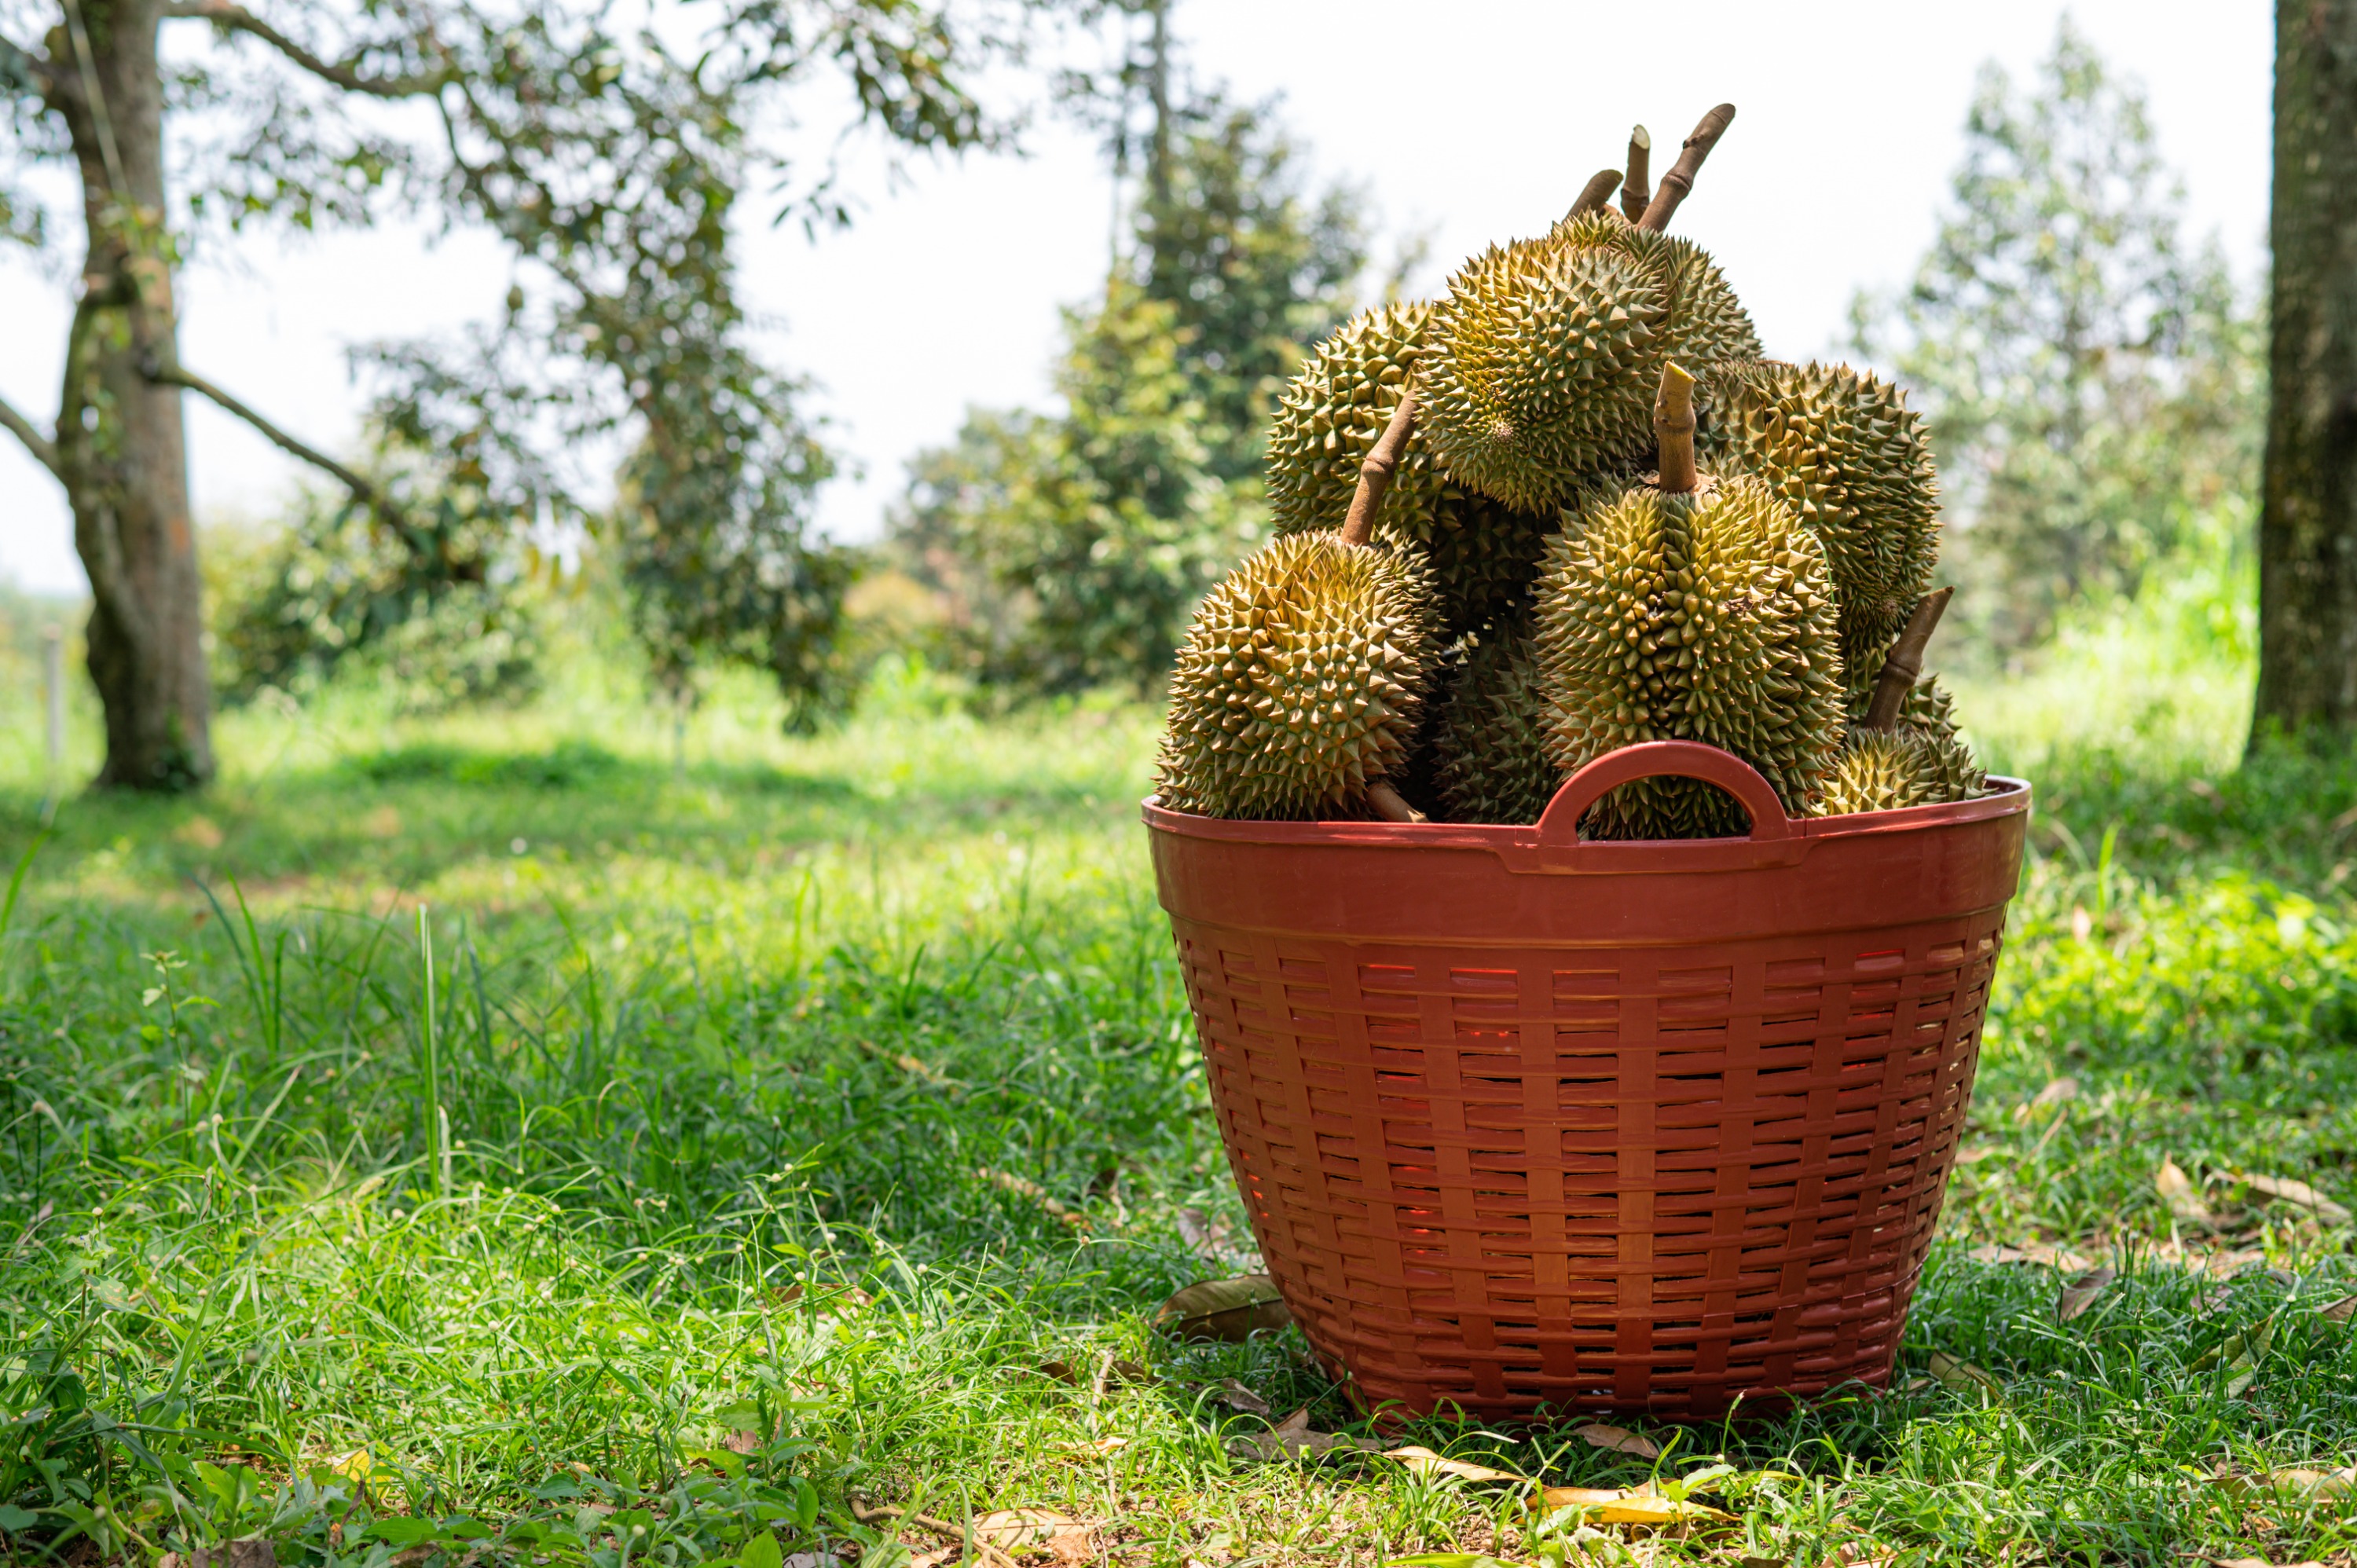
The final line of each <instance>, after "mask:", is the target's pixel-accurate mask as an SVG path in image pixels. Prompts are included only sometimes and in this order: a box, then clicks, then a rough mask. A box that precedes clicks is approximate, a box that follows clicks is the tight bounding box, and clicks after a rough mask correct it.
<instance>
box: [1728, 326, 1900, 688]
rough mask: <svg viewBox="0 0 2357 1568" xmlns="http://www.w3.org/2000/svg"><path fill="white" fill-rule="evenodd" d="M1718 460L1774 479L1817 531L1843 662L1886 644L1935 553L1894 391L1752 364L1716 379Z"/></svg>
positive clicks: (1863, 377)
mask: <svg viewBox="0 0 2357 1568" xmlns="http://www.w3.org/2000/svg"><path fill="white" fill-rule="evenodd" d="M1719 402H1720V405H1721V406H1720V417H1719V419H1718V421H1717V439H1718V441H1719V442H1720V443H1721V444H1722V446H1723V456H1722V457H1721V459H1720V460H1721V461H1722V462H1723V463H1724V464H1725V466H1726V467H1729V468H1732V469H1734V470H1736V471H1738V472H1741V473H1749V474H1757V475H1759V476H1760V478H1763V479H1766V480H1767V481H1768V482H1769V483H1770V485H1772V486H1773V487H1775V489H1776V491H1777V493H1778V494H1779V495H1781V496H1782V497H1783V498H1784V499H1785V501H1786V502H1787V503H1788V504H1789V505H1790V506H1791V507H1792V510H1794V511H1796V512H1798V513H1799V514H1800V517H1801V521H1803V522H1805V523H1807V524H1808V525H1809V526H1810V527H1811V528H1813V529H1814V530H1815V531H1816V533H1817V537H1818V538H1820V539H1822V540H1823V541H1824V545H1825V553H1826V556H1827V559H1828V560H1829V561H1830V562H1831V563H1832V565H1833V574H1834V591H1835V594H1836V595H1837V596H1839V597H1840V600H1841V607H1842V650H1843V652H1844V654H1845V655H1846V656H1847V658H1848V659H1849V660H1850V662H1851V664H1852V665H1853V666H1856V665H1858V664H1860V663H1862V662H1864V661H1865V660H1867V657H1868V656H1869V655H1870V654H1872V653H1873V652H1875V651H1877V650H1881V649H1883V648H1886V647H1888V646H1889V642H1890V639H1891V638H1892V637H1893V636H1895V635H1896V634H1897V633H1898V631H1899V629H1900V625H1901V624H1902V623H1903V622H1904V621H1905V619H1906V618H1907V615H1908V612H1909V611H1910V609H1912V608H1913V607H1914V606H1915V604H1916V603H1917V601H1919V600H1920V599H1921V597H1922V596H1923V593H1924V591H1925V590H1926V589H1927V588H1929V587H1930V586H1931V584H1932V564H1933V563H1934V561H1935V560H1936V559H1937V556H1938V553H1939V510H1940V503H1939V484H1938V480H1937V478H1936V476H1935V475H1934V473H1933V470H1932V450H1931V446H1930V444H1929V443H1928V442H1927V441H1926V440H1925V438H1924V435H1923V427H1922V421H1921V419H1920V418H1919V417H1918V416H1917V415H1916V413H1914V411H1912V410H1911V409H1910V408H1908V407H1907V405H1906V402H1905V398H1904V396H1903V394H1902V393H1901V392H1900V390H1899V389H1898V388H1897V387H1895V386H1892V385H1891V384H1890V383H1889V382H1887V381H1882V380H1880V379H1879V378H1878V377H1876V376H1874V375H1872V374H1870V373H1868V372H1867V371H1854V370H1852V369H1850V368H1849V367H1848V366H1846V365H1834V366H1824V365H1818V364H1813V363H1812V364H1807V365H1787V364H1781V363H1776V362H1762V363H1760V364H1758V365H1755V366H1752V367H1749V369H1747V370H1744V371H1738V372H1737V373H1735V374H1732V375H1729V376H1727V377H1725V378H1724V384H1723V386H1722V387H1721V389H1720V396H1719Z"/></svg>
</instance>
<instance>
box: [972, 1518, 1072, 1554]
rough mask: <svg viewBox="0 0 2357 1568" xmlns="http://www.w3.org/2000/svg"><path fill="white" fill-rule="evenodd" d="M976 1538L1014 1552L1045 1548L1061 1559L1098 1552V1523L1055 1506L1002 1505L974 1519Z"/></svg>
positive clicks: (984, 1543) (988, 1544) (981, 1541)
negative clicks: (1023, 1507) (1058, 1509)
mask: <svg viewBox="0 0 2357 1568" xmlns="http://www.w3.org/2000/svg"><path fill="white" fill-rule="evenodd" d="M974 1540H975V1541H978V1542H980V1543H981V1544H983V1545H985V1546H995V1547H996V1548H997V1549H998V1550H999V1551H1001V1552H1006V1553H1007V1554H1008V1555H1009V1556H1013V1555H1015V1554H1017V1553H1018V1552H1047V1553H1048V1554H1049V1556H1050V1557H1053V1558H1054V1559H1055V1560H1056V1561H1057V1562H1059V1563H1085V1562H1087V1561H1089V1559H1091V1558H1092V1557H1094V1556H1095V1555H1096V1552H1097V1548H1096V1527H1095V1526H1094V1525H1092V1524H1090V1523H1089V1522H1088V1521H1087V1520H1077V1519H1074V1518H1073V1517H1072V1516H1071V1515H1070V1514H1068V1513H1059V1512H1058V1511H1057V1510H1056V1509H996V1510H995V1511H993V1512H990V1513H986V1514H984V1515H982V1516H981V1517H980V1518H978V1519H976V1520H974Z"/></svg>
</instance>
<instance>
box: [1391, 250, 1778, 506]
mask: <svg viewBox="0 0 2357 1568" xmlns="http://www.w3.org/2000/svg"><path fill="white" fill-rule="evenodd" d="M1427 338H1428V348H1427V349H1426V353H1425V355H1424V358H1423V360H1422V364H1421V366H1420V370H1419V376H1420V384H1421V385H1422V387H1423V389H1424V391H1423V392H1422V394H1421V395H1422V398H1423V402H1422V403H1421V405H1420V406H1421V407H1422V409H1423V410H1424V415H1423V423H1424V424H1425V426H1426V435H1427V436H1428V438H1429V440H1430V441H1431V443H1432V447H1433V450H1434V452H1435V453H1436V455H1437V456H1438V458H1439V460H1440V464H1441V467H1443V468H1444V469H1445V470H1446V471H1447V473H1448V475H1449V476H1450V477H1451V478H1455V479H1457V480H1458V481H1460V482H1462V483H1465V484H1467V485H1469V486H1471V487H1472V488H1474V489H1478V490H1480V491H1481V492H1482V493H1483V494H1485V495H1489V496H1491V497H1494V498H1496V499H1499V500H1501V501H1503V502H1505V503H1506V504H1507V505H1509V506H1512V507H1514V508H1515V509H1517V510H1523V511H1545V510H1550V509H1553V508H1558V507H1561V506H1564V505H1566V503H1567V502H1569V501H1570V499H1572V496H1573V494H1574V492H1575V490H1576V489H1577V486H1578V485H1579V483H1580V482H1581V481H1582V480H1583V479H1585V478H1588V477H1591V476H1593V475H1594V474H1596V473H1597V472H1598V471H1599V470H1603V469H1608V468H1611V467H1616V466H1625V465H1627V464H1630V463H1631V462H1633V461H1634V460H1636V459H1637V458H1638V457H1640V456H1641V455H1642V454H1643V453H1645V452H1646V451H1647V450H1649V449H1650V448H1651V446H1652V439H1653V437H1652V407H1653V397H1654V393H1655V391H1656V389H1657V387H1658V386H1659V383H1660V380H1661V370H1662V365H1663V361H1664V360H1667V359H1670V358H1672V357H1675V358H1677V360H1679V362H1680V363H1681V364H1682V365H1684V367H1685V368H1686V369H1687V370H1688V371H1692V372H1694V373H1695V374H1697V375H1699V376H1702V377H1704V379H1705V380H1706V381H1708V380H1709V377H1710V375H1711V373H1712V372H1713V371H1714V370H1715V367H1717V365H1718V364H1720V363H1721V362H1722V361H1725V362H1729V363H1734V362H1749V361H1751V360H1757V359H1758V358H1759V354H1760V340H1759V336H1758V334H1757V333H1756V332H1754V331H1753V330H1752V328H1751V323H1750V319H1749V317H1747V316H1746V315H1745V314H1744V312H1743V307H1742V306H1741V304H1740V303H1739V302H1738V301H1737V299H1736V297H1735V294H1734V291H1733V290H1732V289H1730V288H1728V287H1727V282H1726V279H1725V278H1724V277H1723V276H1721V275H1720V274H1719V272H1718V269H1717V266H1716V265H1715V264H1714V263H1712V262H1711V260H1710V258H1709V256H1708V255H1707V254H1706V252H1703V251H1702V250H1701V249H1700V248H1699V247H1697V246H1695V245H1694V244H1693V243H1692V242H1689V241H1685V240H1682V239H1676V238H1673V237H1671V236H1668V235H1662V234H1654V233H1652V232H1649V231H1643V230H1640V229H1636V228H1634V227H1632V226H1631V224H1630V223H1629V222H1628V221H1627V220H1624V219H1622V218H1621V217H1620V215H1618V214H1617V213H1612V212H1609V211H1604V212H1592V213H1585V214H1582V215H1581V216H1579V217H1577V218H1572V219H1566V220H1564V221H1563V222H1561V223H1558V224H1557V225H1556V226H1555V229H1554V230H1553V231H1550V232H1549V233H1548V234H1547V235H1546V236H1545V237H1544V238H1543V239H1538V240H1525V241H1518V242H1514V243H1513V244H1511V245H1502V246H1500V245H1493V246H1491V248H1490V249H1489V250H1487V251H1485V252H1482V253H1481V254H1480V255H1479V256H1477V257H1475V258H1473V260H1471V261H1470V262H1469V263H1466V265H1465V266H1464V267H1463V268H1462V269H1461V270H1459V271H1458V274H1457V275H1456V276H1455V277H1453V278H1452V279H1450V280H1449V286H1448V293H1447V295H1445V296H1444V297H1443V298H1442V299H1441V300H1440V302H1439V303H1438V304H1437V306H1435V307H1434V311H1433V316H1432V320H1431V322H1430V325H1429V327H1428V328H1427Z"/></svg>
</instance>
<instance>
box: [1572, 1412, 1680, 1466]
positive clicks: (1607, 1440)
mask: <svg viewBox="0 0 2357 1568" xmlns="http://www.w3.org/2000/svg"><path fill="white" fill-rule="evenodd" d="M1573 1435H1574V1436H1577V1437H1584V1438H1586V1439H1587V1442H1588V1444H1589V1445H1590V1446H1591V1447H1596V1448H1604V1449H1609V1450H1610V1451H1611V1452H1613V1453H1615V1454H1634V1455H1636V1456H1637V1457H1638V1458H1640V1459H1658V1458H1660V1457H1661V1456H1662V1451H1661V1450H1660V1449H1659V1448H1657V1447H1655V1446H1654V1445H1653V1444H1652V1443H1651V1442H1649V1441H1647V1440H1646V1439H1645V1438H1642V1437H1640V1436H1639V1435H1637V1434H1635V1433H1633V1432H1631V1431H1630V1430H1629V1429H1628V1428H1627V1427H1625V1426H1607V1425H1606V1424H1605V1423H1602V1422H1600V1421H1591V1422H1589V1423H1587V1425H1586V1426H1582V1427H1578V1428H1577V1429H1575V1431H1574V1433H1573Z"/></svg>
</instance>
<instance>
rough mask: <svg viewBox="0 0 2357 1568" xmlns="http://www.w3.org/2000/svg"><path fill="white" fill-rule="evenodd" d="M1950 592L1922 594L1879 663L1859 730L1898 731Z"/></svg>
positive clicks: (1953, 591) (1946, 605)
mask: <svg viewBox="0 0 2357 1568" xmlns="http://www.w3.org/2000/svg"><path fill="white" fill-rule="evenodd" d="M1955 591H1956V590H1955V589H1953V588H1942V589H1941V590H1940V591H1939V592H1938V593H1936V594H1926V595H1925V596H1923V602H1922V603H1921V604H1919V605H1917V606H1916V607H1915V613H1914V614H1913V615H1911V616H1909V617H1908V618H1907V624H1906V625H1905V626H1904V627H1902V628H1900V632H1899V636H1898V638H1897V639H1894V640H1893V641H1892V643H1891V644H1890V653H1889V657H1888V658H1886V659H1884V660H1883V661H1882V674H1881V677H1880V678H1879V679H1878V680H1877V681H1876V682H1874V696H1873V698H1872V700H1870V701H1869V702H1868V703H1867V704H1866V717H1865V718H1864V719H1862V720H1860V721H1859V722H1858V726H1857V727H1858V728H1860V729H1879V730H1889V729H1897V728H1898V727H1899V713H1900V709H1901V708H1903V707H1905V706H1906V705H1907V693H1910V692H1911V691H1913V690H1914V689H1915V682H1916V680H1917V678H1918V677H1920V676H1921V674H1922V673H1923V650H1924V649H1925V648H1927V647H1929V646H1930V645H1931V642H1932V630H1933V628H1936V627H1938V626H1939V624H1940V612H1941V611H1943V610H1944V609H1946V608H1947V607H1948V599H1949V596H1952V595H1953V594H1954V593H1955Z"/></svg>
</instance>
